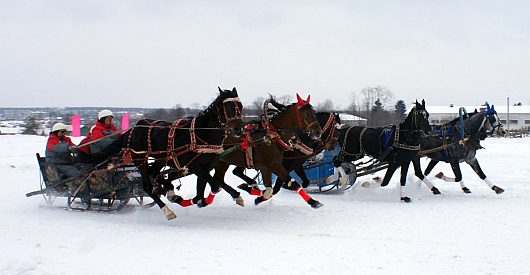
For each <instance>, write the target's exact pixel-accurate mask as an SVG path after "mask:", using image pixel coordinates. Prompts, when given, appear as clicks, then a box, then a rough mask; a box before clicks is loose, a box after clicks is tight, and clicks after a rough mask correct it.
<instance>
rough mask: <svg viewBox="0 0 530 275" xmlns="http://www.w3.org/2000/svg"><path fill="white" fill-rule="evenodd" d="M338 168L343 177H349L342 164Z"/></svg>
mask: <svg viewBox="0 0 530 275" xmlns="http://www.w3.org/2000/svg"><path fill="white" fill-rule="evenodd" d="M337 170H339V173H340V176H341V177H343V178H347V177H348V175H347V174H346V171H344V168H342V166H340V167H338V168H337Z"/></svg>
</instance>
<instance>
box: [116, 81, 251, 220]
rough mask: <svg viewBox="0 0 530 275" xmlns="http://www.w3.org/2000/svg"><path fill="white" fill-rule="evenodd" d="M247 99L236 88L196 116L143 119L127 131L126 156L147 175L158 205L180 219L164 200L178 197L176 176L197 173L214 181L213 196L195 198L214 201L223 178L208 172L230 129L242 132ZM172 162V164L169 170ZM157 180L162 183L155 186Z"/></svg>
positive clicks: (201, 202)
mask: <svg viewBox="0 0 530 275" xmlns="http://www.w3.org/2000/svg"><path fill="white" fill-rule="evenodd" d="M241 110H242V104H241V102H240V100H239V97H238V94H237V91H236V89H235V88H233V89H232V90H221V88H219V96H218V97H217V98H216V99H215V100H214V101H213V102H212V104H210V106H209V107H208V108H206V110H204V111H202V112H201V113H199V114H198V115H197V116H196V117H190V118H186V119H177V120H175V121H174V122H172V123H171V122H166V121H154V120H148V119H144V120H140V121H139V122H138V123H137V124H136V126H135V127H134V128H132V129H130V130H129V131H127V132H126V133H125V134H124V135H123V136H122V144H123V149H124V152H125V153H124V160H125V161H130V160H132V161H134V163H135V165H136V166H137V167H138V169H139V171H140V173H141V175H142V180H143V188H144V190H145V191H146V192H147V194H149V196H150V197H151V198H152V199H153V200H154V201H155V202H156V204H158V206H159V207H160V208H161V209H162V211H163V212H164V215H165V216H166V218H167V219H168V220H169V219H174V218H176V215H175V213H173V211H171V209H169V207H167V205H166V204H165V203H164V202H162V200H161V199H160V195H161V194H166V192H167V197H168V199H170V200H171V198H174V197H176V195H175V194H174V187H173V185H172V184H171V181H172V180H174V179H176V178H179V177H183V176H186V175H189V174H195V175H196V176H197V178H198V181H203V180H204V181H205V182H208V183H209V184H210V187H211V192H210V194H209V196H208V197H207V198H206V199H204V197H199V196H197V197H195V198H194V199H193V200H190V201H191V202H192V203H196V204H198V205H199V206H204V205H207V204H210V203H211V202H212V201H213V199H214V197H215V194H216V193H217V192H219V183H218V182H217V181H216V180H215V179H214V178H213V177H212V176H211V175H210V174H209V173H210V170H212V169H213V168H214V167H215V165H216V164H217V161H218V160H219V154H220V153H221V152H222V151H223V141H224V139H225V137H226V135H227V132H229V131H231V132H232V135H236V136H237V135H239V134H241V130H242V128H241V127H242V121H241ZM166 167H170V169H165V168H166ZM152 179H154V180H155V181H156V182H157V183H159V184H161V185H162V186H163V188H154V185H153V184H152V182H151V180H152Z"/></svg>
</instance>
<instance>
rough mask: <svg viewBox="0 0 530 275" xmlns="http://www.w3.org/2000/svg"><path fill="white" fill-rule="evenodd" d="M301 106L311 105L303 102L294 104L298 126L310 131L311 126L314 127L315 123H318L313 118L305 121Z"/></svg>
mask: <svg viewBox="0 0 530 275" xmlns="http://www.w3.org/2000/svg"><path fill="white" fill-rule="evenodd" d="M303 108H312V107H311V105H309V103H304V104H300V103H298V104H297V105H296V116H297V117H298V126H299V127H300V128H306V129H308V131H312V130H311V128H313V127H315V125H316V126H317V127H320V126H319V125H318V121H317V120H316V119H315V120H313V122H311V123H309V122H307V120H306V118H302V109H303ZM304 126H305V127H304Z"/></svg>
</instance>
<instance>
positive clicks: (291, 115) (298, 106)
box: [266, 94, 322, 140]
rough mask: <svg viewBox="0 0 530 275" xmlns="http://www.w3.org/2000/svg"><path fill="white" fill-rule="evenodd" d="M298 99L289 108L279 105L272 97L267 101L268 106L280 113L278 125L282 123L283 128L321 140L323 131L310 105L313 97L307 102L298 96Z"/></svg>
mask: <svg viewBox="0 0 530 275" xmlns="http://www.w3.org/2000/svg"><path fill="white" fill-rule="evenodd" d="M296 97H297V102H296V103H293V104H291V105H288V106H285V105H283V104H280V103H278V102H277V101H276V100H275V99H274V98H273V97H272V96H271V98H270V99H269V100H268V101H266V104H268V103H271V104H272V105H273V106H275V107H276V108H278V110H279V111H280V112H279V113H278V114H277V115H276V116H275V121H276V122H277V123H278V122H280V121H281V125H282V126H281V127H283V128H292V129H298V130H301V131H305V132H308V133H309V136H311V138H313V139H315V140H316V139H320V135H321V133H322V129H321V128H320V125H319V124H318V120H317V118H316V114H315V110H314V109H313V106H311V104H310V103H309V101H310V98H311V97H310V96H308V97H307V99H306V100H303V99H302V98H301V97H300V96H299V95H298V94H296Z"/></svg>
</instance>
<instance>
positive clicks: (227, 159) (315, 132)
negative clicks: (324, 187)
mask: <svg viewBox="0 0 530 275" xmlns="http://www.w3.org/2000/svg"><path fill="white" fill-rule="evenodd" d="M297 99H298V102H297V103H294V104H291V105H289V106H286V108H285V109H284V110H280V111H278V112H277V113H276V114H275V115H273V116H272V117H271V118H269V117H268V115H267V113H268V112H267V109H268V104H269V103H271V104H273V105H274V104H277V102H276V101H275V100H274V99H273V98H272V97H271V99H269V100H268V101H265V104H264V109H265V114H264V116H263V119H262V120H261V121H252V122H250V123H249V124H247V125H246V126H245V128H244V129H245V131H244V135H245V138H244V139H243V142H241V143H239V145H237V146H236V147H232V149H228V150H227V152H228V153H226V154H223V155H222V156H221V161H219V162H218V163H217V166H216V167H215V174H214V176H213V177H214V178H215V179H216V180H217V181H218V182H219V183H220V184H221V187H222V188H223V189H225V190H226V191H228V192H229V193H230V194H231V195H232V197H234V198H235V200H236V202H237V203H238V204H240V205H242V204H243V202H242V199H241V196H240V195H239V193H238V192H237V191H235V190H234V189H232V188H231V187H230V186H228V185H226V183H225V182H224V176H225V173H226V171H227V170H228V168H229V166H230V165H235V166H237V167H244V168H253V169H256V170H259V171H261V175H262V177H263V183H264V185H265V190H264V191H260V190H257V189H252V190H251V191H254V192H250V193H251V194H253V195H258V196H259V197H258V198H256V201H255V202H256V204H257V203H259V202H261V201H264V200H268V199H269V198H270V197H271V196H272V195H273V187H272V173H274V174H276V175H277V176H278V177H279V178H280V179H281V180H282V181H283V182H288V184H289V187H290V189H292V190H294V191H296V192H298V193H299V194H300V195H301V196H302V197H303V198H304V200H305V201H306V202H307V203H308V204H310V205H311V206H312V207H313V208H319V207H320V206H322V204H321V203H320V202H318V201H316V200H314V199H312V198H311V197H310V196H309V195H307V193H306V192H305V191H304V189H303V188H302V187H301V186H300V184H298V183H297V182H296V181H295V180H294V179H292V178H291V176H290V175H289V172H288V171H287V170H286V169H285V167H284V166H283V164H282V161H283V153H284V151H291V150H293V149H295V148H296V144H297V141H298V137H297V135H298V133H300V132H306V133H307V134H308V135H309V136H310V137H311V138H312V139H313V140H319V139H320V133H321V131H322V130H321V128H320V125H319V124H318V121H317V119H316V115H315V111H314V110H313V107H312V106H311V105H310V104H309V97H308V98H307V100H302V99H301V98H300V97H299V96H298V95H297ZM230 142H233V143H238V142H240V140H239V139H235V140H234V139H232V140H230V139H229V138H228V139H227V142H226V143H230ZM197 187H198V188H200V187H199V186H197ZM231 190H233V191H231ZM198 191H199V192H200V190H198ZM247 191H249V190H247ZM202 192H204V191H202ZM234 192H236V193H234Z"/></svg>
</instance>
